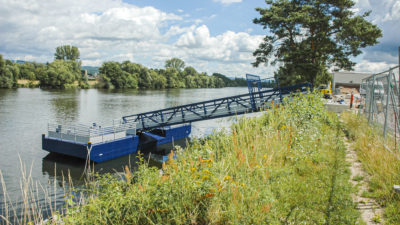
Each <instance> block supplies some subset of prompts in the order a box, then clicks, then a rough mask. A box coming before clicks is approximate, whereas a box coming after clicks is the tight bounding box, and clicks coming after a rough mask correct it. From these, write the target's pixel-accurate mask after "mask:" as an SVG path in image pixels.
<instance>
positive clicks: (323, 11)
mask: <svg viewBox="0 0 400 225" xmlns="http://www.w3.org/2000/svg"><path fill="white" fill-rule="evenodd" d="M266 4H267V7H266V8H257V9H256V10H257V11H258V12H259V13H260V15H261V18H256V19H254V23H255V24H260V25H261V26H263V28H264V29H267V30H268V31H269V32H270V34H269V35H266V36H265V38H264V41H263V42H262V43H261V44H260V46H259V48H258V49H257V50H256V51H255V52H254V53H253V55H254V56H255V57H256V61H255V62H254V63H253V65H254V66H259V65H260V64H266V65H267V64H268V63H270V64H272V65H275V64H277V63H279V65H280V67H279V69H278V71H277V72H276V73H275V78H277V79H278V80H279V82H280V83H281V85H290V84H295V83H301V82H311V83H313V84H319V83H326V82H327V81H328V80H329V79H330V74H329V72H328V69H330V68H332V69H346V70H352V69H353V66H354V65H355V63H354V62H353V61H352V59H351V57H355V56H357V55H359V54H361V50H360V49H361V48H365V47H367V46H371V45H374V44H377V43H378V41H377V39H378V38H379V37H381V36H382V32H381V30H380V29H379V28H378V27H377V26H376V25H374V24H372V23H371V22H369V21H367V20H366V17H367V16H368V15H369V14H370V12H366V13H364V14H363V15H355V14H354V12H353V11H352V10H351V8H352V7H353V6H354V2H353V1H352V0H266ZM271 59H272V60H271Z"/></svg>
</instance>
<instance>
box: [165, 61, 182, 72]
mask: <svg viewBox="0 0 400 225" xmlns="http://www.w3.org/2000/svg"><path fill="white" fill-rule="evenodd" d="M165 68H174V69H176V70H178V71H182V69H183V68H185V62H184V61H183V60H181V59H178V58H172V59H168V60H167V61H165Z"/></svg>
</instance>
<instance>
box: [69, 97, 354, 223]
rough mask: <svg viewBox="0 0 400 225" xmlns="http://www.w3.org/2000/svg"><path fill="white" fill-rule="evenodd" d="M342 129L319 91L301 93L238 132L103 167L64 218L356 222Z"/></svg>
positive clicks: (237, 126)
mask: <svg viewBox="0 0 400 225" xmlns="http://www.w3.org/2000/svg"><path fill="white" fill-rule="evenodd" d="M343 135H344V134H343V132H342V129H341V126H340V123H339V121H338V119H337V117H336V115H333V114H330V113H328V112H327V111H326V110H325V109H324V106H323V103H322V102H321V100H320V96H318V95H307V96H301V97H295V98H294V99H293V100H292V101H286V103H285V106H284V107H280V108H276V107H272V109H271V110H269V111H268V112H265V113H264V114H263V115H262V116H260V117H259V118H252V119H240V120H239V122H238V123H237V124H234V125H233V126H232V133H228V132H219V133H216V134H215V135H213V136H212V137H210V138H209V139H206V140H194V142H193V143H192V144H191V145H190V146H189V147H188V148H187V149H186V150H185V151H181V150H178V151H176V152H175V153H174V154H177V155H178V157H177V159H175V160H172V155H171V156H170V160H169V161H168V162H167V163H165V164H163V166H162V168H161V169H159V168H155V167H150V166H148V164H147V163H146V160H144V159H143V158H141V159H140V161H141V162H140V165H139V169H138V170H137V171H135V172H134V173H132V171H131V170H130V169H129V167H126V171H125V173H124V175H123V176H122V177H120V178H118V177H115V176H112V175H105V176H97V177H95V179H93V181H92V182H90V183H88V185H87V187H86V189H85V190H84V191H83V192H82V196H85V197H84V200H83V202H82V200H76V199H75V197H74V196H70V198H69V199H68V202H69V204H70V206H72V207H70V208H68V209H67V211H66V213H65V214H64V215H63V217H62V220H63V222H64V223H65V224H282V223H283V224H355V223H357V219H358V217H359V213H358V211H357V210H356V209H355V205H354V203H353V202H352V199H351V197H350V194H351V193H352V191H353V187H352V185H351V183H350V181H349V179H350V172H349V170H348V168H347V165H346V163H345V147H344V144H343V141H342V140H343Z"/></svg>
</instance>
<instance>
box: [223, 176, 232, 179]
mask: <svg viewBox="0 0 400 225" xmlns="http://www.w3.org/2000/svg"><path fill="white" fill-rule="evenodd" d="M224 180H232V177H231V176H226V177H225V178H224Z"/></svg>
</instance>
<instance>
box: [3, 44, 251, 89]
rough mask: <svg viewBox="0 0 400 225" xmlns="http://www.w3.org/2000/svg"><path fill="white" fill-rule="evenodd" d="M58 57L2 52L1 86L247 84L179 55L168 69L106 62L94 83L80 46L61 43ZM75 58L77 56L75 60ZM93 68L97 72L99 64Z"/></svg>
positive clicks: (152, 87) (146, 87) (184, 86)
mask: <svg viewBox="0 0 400 225" xmlns="http://www.w3.org/2000/svg"><path fill="white" fill-rule="evenodd" d="M74 49H76V50H74ZM56 51H57V52H56V54H55V55H56V57H55V58H56V59H55V60H54V61H53V62H51V63H47V64H40V63H30V62H26V63H24V64H18V63H13V62H11V61H10V60H3V58H2V56H1V55H0V88H13V87H37V86H40V87H47V88H68V87H81V88H90V87H98V88H107V89H112V88H117V89H123V88H133V89H138V88H140V89H164V88H221V87H237V86H247V82H246V80H245V79H243V78H236V79H234V80H231V79H229V78H227V77H226V76H224V75H222V74H219V73H214V74H213V75H212V76H209V75H207V74H206V73H198V72H197V71H196V69H194V68H193V67H190V66H188V67H184V65H185V63H184V62H183V61H182V60H180V59H177V58H172V59H170V60H167V61H166V68H165V69H149V68H147V67H145V66H143V65H140V64H137V63H132V62H129V61H125V62H123V63H119V62H104V63H103V65H102V66H101V67H100V68H99V69H98V70H99V77H98V78H97V81H96V82H94V83H95V85H91V83H93V82H90V81H89V80H88V77H87V76H86V75H85V74H84V73H82V71H81V62H80V61H77V59H78V58H79V50H78V49H77V48H76V47H74V46H61V47H57V50H56ZM72 59H75V60H72ZM85 68H89V69H90V72H91V73H92V74H93V73H97V68H94V67H85Z"/></svg>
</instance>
